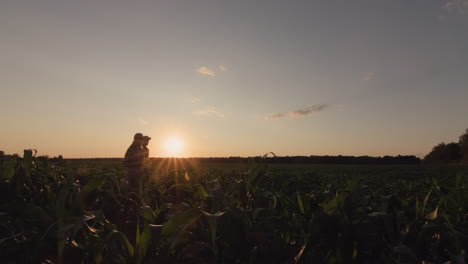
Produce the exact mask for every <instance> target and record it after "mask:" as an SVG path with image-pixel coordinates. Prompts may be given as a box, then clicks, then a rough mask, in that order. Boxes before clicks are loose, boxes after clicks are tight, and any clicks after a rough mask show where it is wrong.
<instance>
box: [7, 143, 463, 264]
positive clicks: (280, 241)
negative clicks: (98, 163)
mask: <svg viewBox="0 0 468 264" xmlns="http://www.w3.org/2000/svg"><path fill="white" fill-rule="evenodd" d="M467 171H468V170H467V169H466V168H457V169H456V172H454V173H451V174H446V173H442V172H441V173H438V172H437V171H436V172H434V174H433V175H431V176H428V175H424V174H423V175H418V174H410V175H404V174H402V175H392V176H388V175H373V176H371V177H370V176H365V177H364V176H361V177H360V176H359V175H353V176H349V175H347V174H336V175H327V174H322V173H319V172H313V171H312V172H310V171H304V172H303V173H297V172H294V171H291V170H281V169H273V168H271V167H270V166H269V165H268V164H267V163H266V162H263V161H262V160H260V161H258V160H257V161H256V162H253V161H252V162H251V163H249V164H248V166H247V167H246V168H245V169H243V168H242V169H229V170H213V169H212V170H209V169H199V168H196V167H191V166H176V163H175V162H174V163H171V162H167V164H165V165H161V164H153V165H152V166H150V168H149V169H148V172H147V173H148V179H145V180H144V184H142V186H141V188H140V190H133V191H129V190H128V189H127V188H126V180H125V178H126V172H125V171H124V170H122V169H119V168H94V169H93V168H90V169H86V170H79V169H73V168H71V167H70V166H68V165H67V164H66V163H65V162H55V161H51V160H50V159H47V158H36V157H35V154H34V152H33V151H31V150H25V152H24V155H23V157H14V156H9V157H4V158H2V159H1V160H0V259H1V262H2V263H135V264H136V263H453V264H460V263H466V261H467V259H468V257H467V255H466V252H467V251H468V180H467V175H468V174H467Z"/></svg>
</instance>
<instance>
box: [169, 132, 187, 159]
mask: <svg viewBox="0 0 468 264" xmlns="http://www.w3.org/2000/svg"><path fill="white" fill-rule="evenodd" d="M164 150H165V151H166V153H167V155H168V156H171V157H179V156H181V155H182V154H183V150H184V142H183V141H182V140H181V139H180V138H179V137H176V136H171V137H169V138H167V139H166V140H165V141H164Z"/></svg>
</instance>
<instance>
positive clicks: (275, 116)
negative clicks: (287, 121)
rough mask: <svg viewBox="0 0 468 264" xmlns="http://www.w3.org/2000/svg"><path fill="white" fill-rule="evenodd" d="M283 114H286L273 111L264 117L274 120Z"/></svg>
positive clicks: (283, 115)
mask: <svg viewBox="0 0 468 264" xmlns="http://www.w3.org/2000/svg"><path fill="white" fill-rule="evenodd" d="M285 116H286V115H285V114H284V113H273V114H270V115H267V116H265V119H266V120H276V119H280V118H282V117H285Z"/></svg>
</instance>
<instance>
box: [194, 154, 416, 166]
mask: <svg viewBox="0 0 468 264" xmlns="http://www.w3.org/2000/svg"><path fill="white" fill-rule="evenodd" d="M189 159H190V160H192V161H194V162H201V163H203V162H204V163H247V162H249V160H252V159H253V160H255V161H260V160H262V161H263V162H266V163H271V164H419V163H421V159H419V158H418V157H416V156H400V155H398V156H384V157H370V156H358V157H356V156H341V155H339V156H286V157H279V156H277V157H266V158H262V157H260V156H258V157H250V158H245V157H224V158H223V157H213V158H189Z"/></svg>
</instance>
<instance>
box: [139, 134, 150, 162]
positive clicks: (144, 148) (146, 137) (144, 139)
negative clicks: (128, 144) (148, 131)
mask: <svg viewBox="0 0 468 264" xmlns="http://www.w3.org/2000/svg"><path fill="white" fill-rule="evenodd" d="M150 140H151V138H150V137H148V136H144V137H143V141H142V144H141V146H142V147H143V150H144V151H145V163H146V162H147V161H148V159H149V149H148V144H149V141H150Z"/></svg>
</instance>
